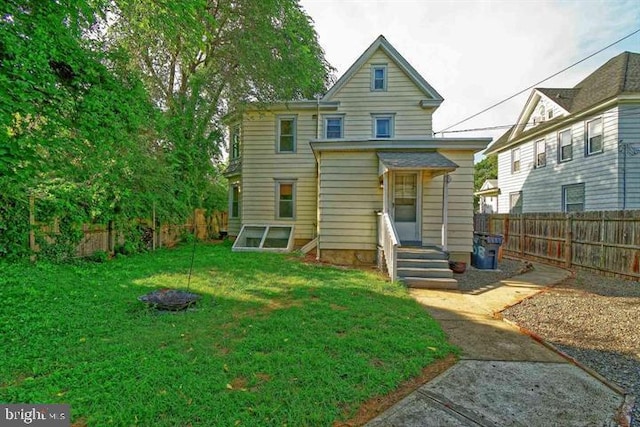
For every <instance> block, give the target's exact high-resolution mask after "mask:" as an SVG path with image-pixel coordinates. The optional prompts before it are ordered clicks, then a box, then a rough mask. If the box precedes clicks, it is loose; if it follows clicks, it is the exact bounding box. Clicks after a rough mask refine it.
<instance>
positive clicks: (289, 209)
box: [276, 180, 296, 219]
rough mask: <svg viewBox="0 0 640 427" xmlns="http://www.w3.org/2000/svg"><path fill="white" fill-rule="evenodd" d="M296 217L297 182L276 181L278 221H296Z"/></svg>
mask: <svg viewBox="0 0 640 427" xmlns="http://www.w3.org/2000/svg"><path fill="white" fill-rule="evenodd" d="M295 216H296V182H295V180H276V219H294V218H295Z"/></svg>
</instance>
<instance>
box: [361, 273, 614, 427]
mask: <svg viewBox="0 0 640 427" xmlns="http://www.w3.org/2000/svg"><path fill="white" fill-rule="evenodd" d="M534 267H535V268H534V270H533V271H531V272H529V273H526V274H523V275H520V276H517V277H514V278H513V279H507V280H503V281H501V282H499V283H496V284H494V285H492V286H489V287H487V288H486V289H484V290H482V291H476V292H472V293H470V292H461V291H437V290H426V289H415V290H411V294H412V295H413V297H414V298H415V299H416V300H418V301H419V302H420V303H421V304H423V305H424V306H425V307H426V309H427V311H428V312H429V313H430V314H431V315H432V316H433V317H434V318H435V319H437V320H438V322H439V323H440V325H441V326H442V328H443V330H444V331H445V332H446V334H447V335H448V337H449V341H450V342H451V343H453V344H455V345H457V346H458V347H460V348H461V349H462V354H461V358H460V361H459V362H458V363H457V364H456V365H454V366H453V367H452V368H450V369H449V370H447V371H446V372H444V373H443V374H441V375H440V376H438V377H436V378H435V379H433V380H432V381H430V382H429V383H427V384H425V385H424V386H422V387H421V388H419V389H418V390H416V391H415V392H413V393H412V394H411V395H409V396H408V397H406V398H405V399H403V400H402V401H400V402H398V403H397V404H396V405H395V406H393V407H392V408H390V409H389V410H387V411H386V412H385V413H383V414H381V415H380V416H378V417H377V418H375V419H373V420H372V421H370V422H369V423H368V424H367V426H370V427H382V426H474V427H477V426H616V425H618V423H617V422H616V419H617V417H618V416H619V414H618V412H619V411H620V408H621V407H622V406H623V404H624V396H623V395H622V394H621V393H619V392H618V391H617V390H615V389H614V388H612V387H610V386H608V385H607V384H605V383H604V382H602V381H600V380H598V379H596V378H595V377H593V376H591V375H590V374H588V373H587V372H585V371H584V370H582V369H580V368H579V367H577V366H576V365H574V364H572V363H569V362H568V361H567V360H566V359H565V358H563V357H561V356H560V355H559V354H557V353H556V352H554V351H553V350H551V349H549V348H547V347H545V346H544V345H542V344H540V343H538V342H537V341H535V340H533V339H532V338H530V337H529V336H528V335H525V334H522V333H521V332H520V331H519V330H518V329H517V328H515V327H514V326H511V325H509V324H507V323H506V322H503V321H502V320H500V318H499V316H496V315H495V313H497V312H499V311H501V310H503V309H504V308H505V307H507V306H510V305H512V304H515V303H517V302H518V301H520V300H522V299H523V298H526V297H528V296H531V295H534V294H536V293H537V292H539V291H541V290H542V289H544V288H545V287H547V286H549V285H552V284H555V283H558V282H560V281H562V280H564V279H565V278H566V277H568V276H569V272H568V271H566V270H562V269H559V268H554V267H550V266H546V265H542V264H534Z"/></svg>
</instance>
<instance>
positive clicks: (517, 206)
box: [509, 191, 522, 214]
mask: <svg viewBox="0 0 640 427" xmlns="http://www.w3.org/2000/svg"><path fill="white" fill-rule="evenodd" d="M509 213H512V214H521V213H522V191H516V192H513V193H509Z"/></svg>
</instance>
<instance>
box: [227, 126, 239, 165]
mask: <svg viewBox="0 0 640 427" xmlns="http://www.w3.org/2000/svg"><path fill="white" fill-rule="evenodd" d="M229 152H230V155H231V159H232V160H233V159H237V158H238V157H240V126H234V127H233V128H232V129H231V149H230V150H229Z"/></svg>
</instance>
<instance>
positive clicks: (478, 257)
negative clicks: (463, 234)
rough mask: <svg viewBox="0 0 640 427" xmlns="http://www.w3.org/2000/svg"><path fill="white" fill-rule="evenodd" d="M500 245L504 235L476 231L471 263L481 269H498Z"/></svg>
mask: <svg viewBox="0 0 640 427" xmlns="http://www.w3.org/2000/svg"><path fill="white" fill-rule="evenodd" d="M500 245H502V235H500V234H488V233H478V232H474V233H473V254H472V256H471V265H472V266H474V267H475V268H477V269H480V270H495V269H497V268H498V251H499V250H500Z"/></svg>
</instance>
